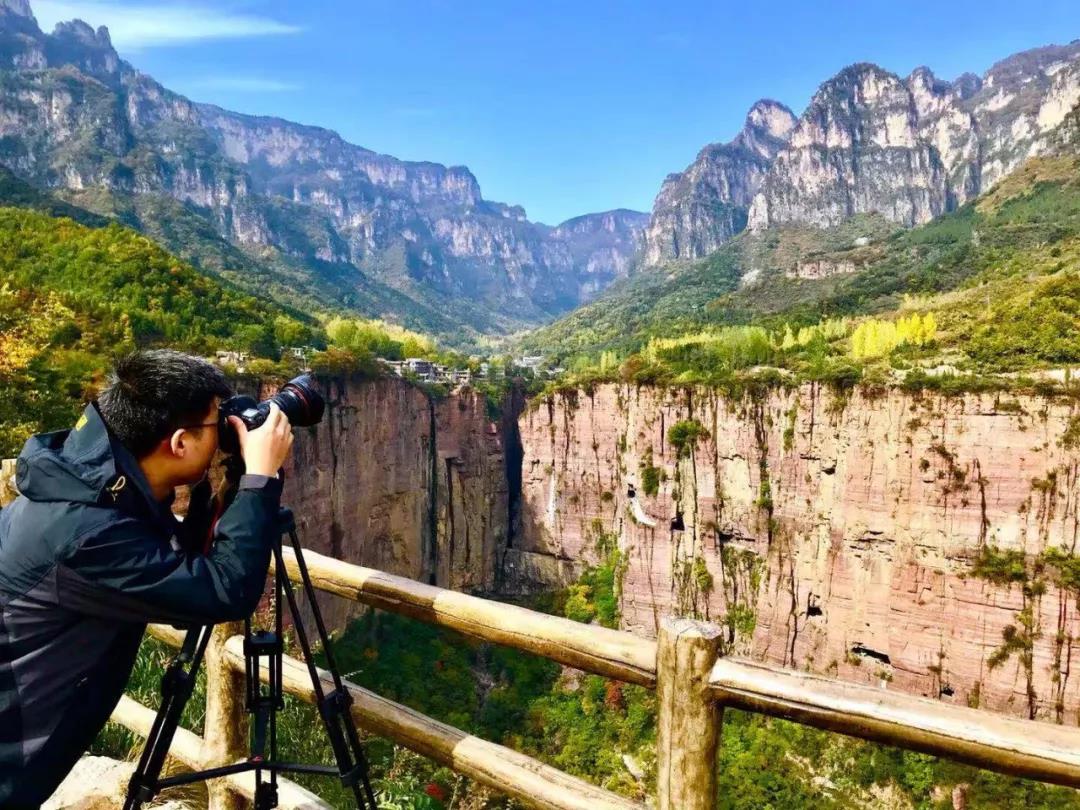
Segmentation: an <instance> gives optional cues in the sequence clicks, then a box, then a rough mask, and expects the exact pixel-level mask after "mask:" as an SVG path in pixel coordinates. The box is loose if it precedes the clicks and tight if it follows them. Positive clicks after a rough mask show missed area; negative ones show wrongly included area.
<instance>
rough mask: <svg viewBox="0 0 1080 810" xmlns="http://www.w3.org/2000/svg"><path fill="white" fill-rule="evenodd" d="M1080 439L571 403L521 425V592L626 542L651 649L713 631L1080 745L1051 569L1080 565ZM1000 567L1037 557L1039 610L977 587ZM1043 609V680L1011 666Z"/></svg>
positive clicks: (689, 404) (833, 402)
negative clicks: (1068, 735) (1067, 559)
mask: <svg viewBox="0 0 1080 810" xmlns="http://www.w3.org/2000/svg"><path fill="white" fill-rule="evenodd" d="M691 419H693V420H697V421H698V422H699V423H700V425H701V426H702V427H703V428H704V429H705V430H706V431H707V433H708V435H707V437H703V438H701V439H700V440H699V441H698V442H697V445H696V448H695V449H694V451H693V452H692V453H690V454H688V455H686V456H685V457H684V458H681V459H680V458H679V457H678V453H677V452H676V450H675V449H674V448H673V447H672V446H671V444H670V442H669V441H668V431H669V429H670V428H671V426H672V425H674V424H676V423H677V422H680V421H686V420H691ZM1076 424H1077V421H1076V416H1075V414H1074V408H1073V406H1072V405H1071V404H1060V403H1057V402H1053V401H1047V400H1043V399H1039V398H1033V397H1021V398H1016V399H1014V398H1007V399H1006V400H995V398H994V397H993V396H983V397H979V396H966V397H957V398H942V397H938V396H930V395H926V396H921V397H912V396H909V395H905V394H901V393H889V394H886V395H882V396H874V397H867V396H864V395H860V394H854V395H852V396H851V397H850V398H849V397H848V396H846V395H842V394H836V393H834V392H831V391H829V390H823V389H821V388H818V387H815V386H803V387H802V388H800V389H798V390H796V391H791V392H786V393H785V392H775V393H771V394H769V395H767V396H763V397H760V398H746V399H738V400H732V399H729V398H727V397H725V396H723V395H720V394H718V393H716V392H712V391H701V390H686V391H673V392H670V393H666V392H662V391H657V390H652V389H647V388H641V389H637V388H632V387H623V386H615V385H605V386H600V387H598V388H597V389H596V390H595V391H594V392H593V393H592V394H591V395H587V394H586V393H584V392H579V393H577V394H576V395H570V396H557V397H556V398H555V399H553V400H549V401H547V402H544V403H540V404H539V407H534V408H531V409H529V410H528V411H527V412H526V413H524V414H523V415H522V417H521V420H520V434H521V441H522V446H523V484H522V495H521V497H522V506H521V520H520V524H519V526H518V528H517V531H516V533H515V537H514V548H515V550H514V551H513V552H510V553H508V556H507V563H508V565H507V573H508V575H510V576H511V579H512V582H511V584H514V585H516V586H517V587H519V588H527V587H537V586H538V585H542V584H545V583H546V584H550V583H552V582H557V581H559V578H560V577H567V576H572V575H573V574H574V573H575V572H576V571H578V570H580V568H581V567H582V566H583V565H585V564H590V563H591V564H595V563H596V562H597V561H598V559H599V558H600V555H601V551H600V550H601V549H603V548H604V547H605V542H611V539H612V538H614V540H615V542H616V544H617V547H618V549H619V550H620V551H621V553H622V555H623V559H624V563H623V570H622V575H621V608H622V621H623V625H624V626H625V627H627V628H628V629H631V630H633V631H635V632H642V633H647V634H650V635H651V634H653V633H655V632H656V628H657V626H658V623H659V621H660V618H661V617H662V616H663V615H666V614H669V613H677V614H684V615H693V616H702V617H706V618H709V619H712V620H714V621H719V622H721V623H724V624H725V625H726V626H727V627H728V644H729V647H730V648H731V650H732V651H734V652H736V653H739V654H744V655H750V656H753V657H756V658H762V659H767V660H770V661H774V662H776V663H780V664H784V665H787V666H793V667H797V668H808V669H811V670H814V671H819V672H825V673H829V674H835V675H838V676H840V677H842V678H846V679H850V680H858V681H869V682H872V683H876V684H877V683H879V684H880V685H881V686H882V687H884V688H890V689H901V690H904V691H908V692H913V693H916V694H922V695H929V696H931V697H940V698H941V699H942V700H947V701H951V702H959V703H961V704H963V703H967V704H970V705H980V706H984V707H989V708H992V709H997V710H1002V711H1008V712H1013V713H1017V714H1021V715H1025V716H1037V717H1039V718H1046V719H1053V720H1057V721H1059V722H1067V723H1076V722H1077V711H1078V709H1080V683H1078V681H1077V678H1076V677H1075V676H1072V677H1070V672H1072V671H1073V670H1074V669H1075V667H1076V666H1077V665H1078V664H1080V651H1074V649H1073V647H1074V646H1075V643H1074V640H1075V639H1076V638H1077V637H1078V636H1080V612H1078V593H1077V591H1076V590H1075V586H1074V587H1073V588H1066V587H1063V586H1061V585H1060V584H1055V583H1056V582H1059V581H1060V577H1056V576H1055V575H1054V572H1053V571H1044V572H1042V573H1037V572H1035V569H1034V568H1033V564H1032V563H1031V561H1032V560H1033V559H1035V558H1036V557H1037V556H1038V555H1040V554H1042V553H1043V552H1044V551H1045V550H1046V549H1059V550H1061V551H1063V552H1064V553H1069V554H1071V553H1072V552H1074V551H1075V548H1076V539H1077V532H1078V527H1080V513H1078V509H1077V495H1078V492H1080V490H1078V488H1077V473H1078V469H1080V468H1078V462H1080V453H1078V452H1077V451H1076V450H1075V449H1071V448H1072V445H1073V444H1074V442H1073V441H1072V440H1071V439H1070V438H1069V436H1070V435H1071V434H1069V432H1068V431H1069V430H1070V427H1072V428H1073V430H1074V431H1075V425H1076ZM1063 445H1066V446H1068V448H1069V449H1067V448H1066V447H1065V446H1063ZM647 467H652V468H653V469H654V471H655V472H654V473H653V474H652V477H653V480H654V481H657V482H658V488H657V491H656V493H655V494H648V493H647V492H646V491H645V489H646V487H648V484H647V483H646V481H645V475H644V471H645V469H646V468H647ZM631 495H632V496H633V497H631ZM676 519H678V520H677V522H676V523H675V524H673V520H676ZM679 523H681V526H682V528H681V529H678V528H673V525H678V524H679ZM650 524H651V525H650ZM990 547H996V548H999V549H1001V550H1005V551H1008V550H1014V551H1021V552H1024V553H1025V554H1026V555H1027V556H1028V559H1029V568H1028V574H1027V575H1026V576H1029V577H1030V578H1031V581H1030V582H1028V583H1027V584H1028V585H1029V590H1030V591H1032V593H1029V594H1027V595H1025V592H1024V588H1023V587H1022V585H1023V583H1019V582H1017V583H1015V584H1013V585H1011V586H1005V585H995V584H992V583H991V582H989V581H987V580H986V579H984V578H980V577H978V576H975V575H974V574H973V564H974V562H975V560H976V559H977V558H978V557H979V554H980V549H983V548H990ZM1036 579H1038V580H1039V581H1041V582H1042V583H1043V584H1044V585H1045V592H1043V593H1041V594H1039V593H1035V592H1037V591H1039V590H1040V589H1041V587H1042V586H1039V587H1034V584H1035V580H1036ZM1025 608H1027V609H1029V610H1030V612H1031V614H1032V616H1033V617H1034V624H1035V630H1036V633H1037V635H1036V636H1035V638H1034V640H1033V642H1031V643H1030V645H1029V646H1030V653H1031V661H1032V664H1031V667H1030V669H1029V668H1028V667H1027V666H1026V665H1025V663H1024V654H1023V650H1022V648H1023V644H1021V645H1020V648H1017V649H1015V650H1014V654H1011V655H1008V656H1007V657H1005V659H1004V660H1003V661H1002V662H1001V663H999V664H998V665H997V666H991V663H993V658H994V656H995V653H998V651H1000V650H1001V649H1002V647H1003V644H1004V639H1005V635H1004V634H1006V633H1013V632H1014V631H1016V630H1018V629H1019V630H1020V631H1021V633H1020V636H1021V637H1022V636H1023V633H1022V629H1023V625H1022V622H1021V618H1022V617H1020V616H1018V614H1021V611H1023V610H1024V609H1025ZM1008 627H1012V628H1013V630H1011V631H1010V630H1007V629H1006V628H1008ZM1014 637H1015V633H1014ZM1021 641H1022V638H1021ZM999 657H1000V653H999ZM1029 685H1030V693H1029Z"/></svg>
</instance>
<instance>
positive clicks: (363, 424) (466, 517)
mask: <svg viewBox="0 0 1080 810" xmlns="http://www.w3.org/2000/svg"><path fill="white" fill-rule="evenodd" d="M264 393H268V392H264ZM327 393H328V397H327V403H328V407H327V412H326V416H325V417H324V419H323V421H322V423H321V424H320V425H318V426H317V427H315V428H310V429H306V430H298V431H297V432H296V441H295V443H294V445H293V453H292V458H291V462H290V466H289V469H288V470H287V471H286V484H285V491H284V494H283V497H282V502H283V503H285V504H287V505H289V506H290V507H291V508H292V509H293V511H294V513H295V514H296V518H297V527H298V530H299V535H300V539H301V541H302V542H303V543H304V547H305V548H310V549H312V550H314V551H317V552H319V553H321V554H329V555H331V556H333V557H337V558H338V559H342V560H346V561H348V562H352V563H356V564H358V565H364V566H370V567H372V568H378V569H381V570H384V571H389V572H390V573H394V574H399V575H401V576H406V577H411V578H413V579H418V580H422V581H424V582H430V583H432V584H436V585H440V586H442V587H447V588H456V589H468V590H491V589H492V588H493V587H494V585H495V575H496V570H497V553H498V552H500V551H501V550H502V548H503V547H504V546H505V544H506V527H507V515H508V509H509V506H508V501H507V486H506V480H507V476H506V470H505V466H504V464H505V462H504V454H503V447H502V438H501V435H500V432H499V428H498V424H497V423H496V422H492V421H491V420H489V418H488V415H487V414H486V412H485V403H484V398H483V397H482V396H480V395H478V394H475V393H474V392H461V393H459V394H451V395H450V396H449V397H447V398H446V399H444V400H441V401H437V402H433V401H431V400H430V399H429V398H428V397H427V396H425V394H424V393H423V392H422V391H420V390H419V389H417V388H416V387H414V386H412V385H409V384H407V383H405V382H403V381H401V380H396V379H387V380H377V381H369V382H362V383H332V384H331V388H330V390H329V391H327ZM326 609H327V610H328V611H329V617H328V618H329V620H331V621H332V623H334V624H336V625H340V624H341V623H342V622H343V621H344V620H345V618H347V617H348V616H350V615H353V614H354V613H355V612H356V611H355V608H354V607H352V606H350V605H349V604H348V603H346V602H345V601H344V600H340V599H329V600H327V603H326Z"/></svg>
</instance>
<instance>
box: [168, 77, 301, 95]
mask: <svg viewBox="0 0 1080 810" xmlns="http://www.w3.org/2000/svg"><path fill="white" fill-rule="evenodd" d="M173 84H175V85H176V86H177V87H187V88H192V89H199V90H236V91H238V92H241V93H291V92H293V91H296V90H302V89H303V85H302V84H300V83H298V82H288V81H282V80H280V79H264V78H262V77H260V76H206V77H204V78H201V79H190V80H188V81H184V80H182V79H181V80H176V81H174V82H173Z"/></svg>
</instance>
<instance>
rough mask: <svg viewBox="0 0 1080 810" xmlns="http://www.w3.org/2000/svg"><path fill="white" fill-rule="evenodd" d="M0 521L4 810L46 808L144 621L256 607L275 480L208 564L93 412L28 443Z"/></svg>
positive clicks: (223, 617) (107, 702)
mask: <svg viewBox="0 0 1080 810" xmlns="http://www.w3.org/2000/svg"><path fill="white" fill-rule="evenodd" d="M16 482H17V484H18V487H19V490H20V492H21V493H22V494H21V496H20V497H19V498H17V499H16V500H15V502H14V503H12V504H11V505H10V506H8V507H7V508H6V509H4V510H3V511H0V808H3V810H14V808H20V809H21V808H27V807H35V806H37V805H38V804H40V803H41V802H43V801H45V799H47V798H48V797H49V796H50V795H51V794H52V792H53V791H54V790H55V789H56V787H57V785H59V784H60V782H61V781H62V780H63V778H64V777H65V776H66V775H67V773H68V771H70V770H71V767H72V766H73V765H74V764H75V761H76V760H77V759H78V758H79V756H80V755H81V754H82V753H83V752H84V751H85V750H86V749H87V748H88V747H89V746H90V744H91V742H93V740H94V737H95V736H96V735H97V733H98V732H99V731H100V730H101V728H102V727H103V726H104V725H105V722H106V720H107V719H108V717H109V715H110V714H111V713H112V710H113V708H115V706H116V704H117V702H118V701H119V700H120V696H121V694H122V693H123V691H124V686H125V684H126V683H127V680H128V676H129V674H130V673H131V668H132V666H133V665H134V663H135V655H136V653H137V651H138V648H139V642H140V640H141V639H142V636H143V632H144V631H145V629H146V624H147V622H155V621H160V622H169V623H172V624H177V625H198V624H213V623H216V622H221V621H228V620H234V619H239V618H242V617H244V616H246V615H248V614H249V613H251V611H252V610H254V609H255V607H256V605H257V604H258V601H259V598H260V596H261V594H262V592H263V586H264V584H265V580H266V572H267V569H268V567H269V563H270V548H271V541H272V539H273V536H274V534H275V533H276V532H277V513H278V506H279V498H280V493H281V484H280V482H279V481H277V480H276V479H268V478H266V477H264V476H244V477H243V478H242V479H241V482H240V491H239V492H238V494H237V496H236V499H235V501H234V502H233V503H232V505H231V506H230V507H229V509H228V510H227V511H226V512H225V514H224V515H222V517H221V520H220V521H219V522H218V526H217V532H216V535H215V537H216V541H217V542H216V544H215V545H214V547H213V549H212V550H211V551H210V553H209V554H207V555H205V556H203V555H187V554H185V553H183V552H181V551H180V550H179V544H178V543H177V536H178V534H179V532H180V528H181V524H180V523H179V522H178V521H177V520H176V519H175V518H174V517H173V515H172V512H171V511H170V509H169V505H170V504H169V503H160V502H158V501H157V500H155V498H154V497H153V494H152V492H151V491H150V487H149V484H148V483H147V481H146V478H145V476H144V475H143V474H142V471H141V470H140V468H139V466H138V464H137V462H136V461H135V459H134V457H133V456H132V455H131V454H130V453H129V452H128V451H127V450H126V449H125V448H124V447H123V445H121V444H120V442H119V441H117V440H116V439H115V438H114V437H112V436H111V435H110V434H109V432H108V430H107V428H106V427H105V423H104V422H103V421H102V419H101V416H100V415H99V414H98V412H97V409H96V408H95V407H94V406H93V405H91V406H88V407H87V408H86V410H85V412H84V413H83V416H82V417H81V418H80V419H79V422H78V424H77V425H76V426H75V428H74V430H70V431H61V432H57V433H45V434H41V435H39V436H34V437H33V438H31V439H30V440H29V441H28V442H27V443H26V446H25V447H24V448H23V451H22V454H21V455H20V456H19V460H18V462H17V465H16Z"/></svg>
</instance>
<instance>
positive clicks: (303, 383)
mask: <svg viewBox="0 0 1080 810" xmlns="http://www.w3.org/2000/svg"><path fill="white" fill-rule="evenodd" d="M270 401H271V402H275V403H277V406H278V407H279V408H281V411H282V413H284V414H285V416H287V417H288V419H289V423H290V424H291V425H292V426H293V427H310V426H311V425H317V424H318V423H319V422H321V421H322V418H323V412H324V411H325V410H326V401H325V400H324V399H323V398H322V394H320V393H319V392H318V390H317V389H316V388H315V380H314V379H312V377H311V375H310V374H301V375H300V376H299V377H297V378H296V379H294V380H290V381H289V382H287V383H285V385H283V386H281V390H279V391H278V392H277V393H276V394H274V395H273V396H272V397H270Z"/></svg>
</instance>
